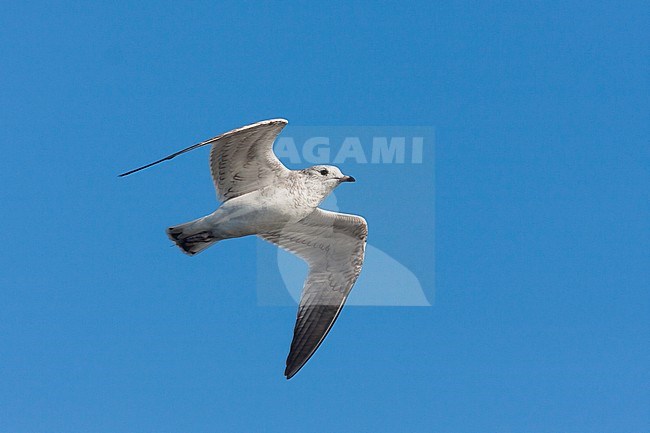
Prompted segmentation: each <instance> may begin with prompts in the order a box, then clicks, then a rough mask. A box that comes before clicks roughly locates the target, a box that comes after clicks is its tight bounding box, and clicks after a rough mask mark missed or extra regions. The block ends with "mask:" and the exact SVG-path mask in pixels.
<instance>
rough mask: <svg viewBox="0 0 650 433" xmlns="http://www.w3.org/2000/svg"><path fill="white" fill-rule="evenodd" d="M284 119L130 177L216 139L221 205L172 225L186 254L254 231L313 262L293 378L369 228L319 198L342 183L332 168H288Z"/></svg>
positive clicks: (359, 260)
mask: <svg viewBox="0 0 650 433" xmlns="http://www.w3.org/2000/svg"><path fill="white" fill-rule="evenodd" d="M286 124H287V121H286V120H284V119H274V120H267V121H263V122H258V123H254V124H252V125H248V126H244V127H242V128H238V129H235V130H232V131H230V132H226V133H225V134H222V135H219V136H217V137H214V138H211V139H209V140H206V141H204V142H201V143H198V144H196V145H194V146H191V147H189V148H187V149H184V150H182V151H180V152H177V153H175V154H172V155H169V156H168V157H165V158H163V159H161V160H159V161H156V162H154V163H152V164H148V165H146V166H144V167H140V168H138V169H136V170H132V171H130V172H127V173H124V174H122V175H121V176H125V175H128V174H131V173H134V172H136V171H139V170H141V169H143V168H147V167H150V166H151V165H154V164H157V163H158V162H162V161H165V160H168V159H172V158H174V157H176V156H178V155H180V154H182V153H185V152H188V151H190V150H193V149H196V148H198V147H201V146H205V145H211V146H212V148H211V151H210V170H211V172H212V178H213V181H214V184H215V188H216V191H217V197H218V199H219V200H220V201H222V202H223V203H222V205H221V206H220V207H219V208H218V209H217V210H216V211H215V212H213V213H212V214H210V215H207V216H205V217H203V218H199V219H197V220H194V221H190V222H188V223H185V224H180V225H177V226H173V227H170V228H169V229H168V230H167V234H168V236H169V238H170V239H171V240H173V241H174V242H175V243H176V244H177V245H178V246H179V247H180V248H181V249H182V250H183V251H184V252H185V253H187V254H189V255H194V254H197V253H199V252H201V251H203V250H204V249H206V248H207V247H209V246H210V245H212V244H214V243H216V242H219V241H221V240H224V239H230V238H236V237H241V236H247V235H257V236H259V237H260V238H262V239H264V240H266V241H269V242H271V243H273V244H275V245H277V246H279V247H281V248H284V249H286V250H288V251H290V252H292V253H294V254H296V255H297V256H298V257H300V258H302V259H303V260H304V261H306V262H307V264H308V265H309V274H308V275H307V279H306V281H305V284H304V287H303V292H302V297H301V300H300V306H299V308H298V315H297V320H296V325H295V328H294V336H293V341H292V343H291V350H290V352H289V356H288V358H287V363H286V370H285V375H286V376H287V378H288V379H290V378H291V377H293V376H294V375H295V374H296V373H297V372H298V371H299V370H300V369H301V368H302V367H303V365H305V363H306V362H307V361H308V360H309V358H310V357H311V356H312V355H313V354H314V352H315V351H316V349H318V347H319V346H320V344H321V343H322V342H323V339H324V338H325V336H326V335H327V333H328V332H329V330H330V329H331V327H332V325H333V324H334V322H335V321H336V319H337V317H338V315H339V313H340V312H341V309H342V308H343V305H344V304H345V301H346V299H347V297H348V294H349V293H350V290H351V289H352V286H353V285H354V283H355V281H356V280H357V277H358V276H359V273H360V272H361V267H362V265H363V258H364V251H365V245H366V237H367V234H368V227H367V224H366V221H365V220H364V219H363V218H362V217H360V216H356V215H347V214H343V213H337V212H329V211H325V210H322V209H320V208H318V206H319V205H320V203H321V202H322V201H323V200H324V199H325V197H327V195H329V194H330V193H331V192H332V191H333V190H334V188H336V187H337V186H338V185H339V184H341V183H342V182H353V181H354V178H352V177H350V176H344V175H343V174H342V173H341V171H340V170H339V169H338V168H336V167H332V166H324V165H320V166H314V167H310V168H307V169H304V170H289V169H287V168H286V167H285V166H284V165H283V164H282V163H281V162H280V161H279V160H278V159H277V157H276V156H275V154H274V153H273V142H274V141H275V138H276V137H277V135H278V134H279V133H280V131H281V130H282V128H284V126H285V125H286Z"/></svg>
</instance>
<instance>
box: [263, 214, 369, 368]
mask: <svg viewBox="0 0 650 433" xmlns="http://www.w3.org/2000/svg"><path fill="white" fill-rule="evenodd" d="M259 236H260V237H261V238H263V239H265V240H267V241H269V242H272V243H274V244H276V245H277V246H279V247H281V248H283V249H285V250H288V251H290V252H292V253H294V254H296V255H297V256H298V257H300V258H301V259H303V260H304V261H306V262H307V264H308V265H309V274H308V275H307V279H306V280H305V285H304V287H303V291H302V297H301V299H300V306H299V307H298V316H297V319H296V326H295V328H294V331H293V341H292V342H291V350H290V352H289V356H288V358H287V368H286V370H285V372H284V374H285V376H287V379H291V377H293V376H294V375H295V374H296V373H297V372H298V371H299V370H300V369H301V368H302V366H303V365H305V363H306V362H307V361H308V360H309V358H311V356H312V355H313V354H314V352H316V349H318V346H320V344H321V343H322V342H323V340H324V339H325V336H327V333H328V332H329V330H330V329H331V327H332V325H333V324H334V322H335V321H336V319H337V317H338V315H339V313H340V312H341V309H342V308H343V304H345V301H346V299H347V297H348V294H349V293H350V290H351V289H352V286H353V285H354V283H355V281H356V280H357V277H358V276H359V273H360V272H361V266H362V265H363V257H364V252H365V248H366V238H367V236H368V225H367V223H366V220H365V219H363V218H362V217H360V216H356V215H348V214H342V213H336V212H330V211H325V210H322V209H316V210H315V211H314V212H313V213H311V214H310V215H309V216H307V217H306V218H304V219H303V220H301V221H299V222H297V223H294V224H288V225H287V226H285V227H284V228H283V229H282V230H278V231H274V232H271V233H265V234H260V235H259Z"/></svg>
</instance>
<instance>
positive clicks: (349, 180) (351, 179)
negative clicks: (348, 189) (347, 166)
mask: <svg viewBox="0 0 650 433" xmlns="http://www.w3.org/2000/svg"><path fill="white" fill-rule="evenodd" d="M339 180H340V181H341V182H356V181H357V180H356V179H355V178H353V177H352V176H343V177H340V178H339Z"/></svg>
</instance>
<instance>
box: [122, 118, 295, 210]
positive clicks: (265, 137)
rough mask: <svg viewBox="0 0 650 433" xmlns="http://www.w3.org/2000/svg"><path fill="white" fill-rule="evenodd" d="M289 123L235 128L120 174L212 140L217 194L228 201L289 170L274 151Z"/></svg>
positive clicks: (185, 151) (211, 167)
mask: <svg viewBox="0 0 650 433" xmlns="http://www.w3.org/2000/svg"><path fill="white" fill-rule="evenodd" d="M287 123H288V122H287V121H286V120H284V119H272V120H265V121H262V122H257V123H253V124H252V125H247V126H243V127H241V128H237V129H233V130H232V131H229V132H226V133H224V134H221V135H218V136H216V137H213V138H210V139H208V140H205V141H202V142H200V143H197V144H195V145H193V146H190V147H188V148H185V149H183V150H179V151H178V152H176V153H172V154H171V155H167V156H166V157H164V158H161V159H159V160H157V161H154V162H152V163H149V164H146V165H143V166H142V167H138V168H136V169H134V170H130V171H127V172H125V173H122V174H120V175H119V177H124V176H128V175H130V174H133V173H136V172H138V171H140V170H144V169H145V168H149V167H151V166H154V165H156V164H160V163H161V162H164V161H168V160H170V159H173V158H176V157H177V156H179V155H182V154H184V153H187V152H190V151H192V150H194V149H198V148H199V147H203V146H207V145H208V144H210V145H212V147H211V150H210V171H211V173H212V180H213V181H214V186H215V188H216V189H217V197H218V198H219V200H220V201H226V200H228V199H230V198H233V197H237V196H240V195H244V194H246V193H249V192H252V191H255V190H257V189H260V188H263V187H265V186H267V185H270V184H271V183H273V182H274V181H275V180H276V179H277V177H279V176H281V175H282V174H284V173H286V172H288V171H289V169H287V168H286V167H285V166H284V165H282V163H281V162H280V160H278V158H277V157H276V156H275V154H274V153H273V142H274V141H275V137H277V135H278V134H279V133H280V131H282V128H284V127H285V126H286V124H287Z"/></svg>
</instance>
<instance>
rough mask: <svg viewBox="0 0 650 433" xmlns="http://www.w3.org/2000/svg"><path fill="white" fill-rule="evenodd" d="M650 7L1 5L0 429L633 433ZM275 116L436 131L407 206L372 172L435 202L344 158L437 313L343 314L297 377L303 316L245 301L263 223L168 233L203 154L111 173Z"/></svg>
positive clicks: (203, 188)
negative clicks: (426, 179) (290, 358)
mask: <svg viewBox="0 0 650 433" xmlns="http://www.w3.org/2000/svg"><path fill="white" fill-rule="evenodd" d="M649 16H650V11H649V9H648V5H647V2H625V4H620V2H596V3H579V2H535V3H530V2H525V4H524V3H522V2H503V3H501V4H499V5H496V4H494V3H493V2H445V3H441V4H434V3H431V2H410V3H409V5H403V4H401V3H398V2H394V3H390V2H383V3H382V4H381V5H379V4H375V3H369V2H368V3H364V2H345V3H338V2H329V3H323V4H319V5H315V4H313V3H307V2H304V3H296V4H293V5H291V6H289V5H286V4H280V3H268V4H265V5H260V4H256V3H251V2H229V3H225V4H224V3H217V2H191V3H190V2H188V3H181V2H170V1H156V2H137V3H136V2H119V1H118V2H110V3H109V2H104V3H84V2H37V1H35V2H12V3H8V4H4V5H3V8H2V11H1V12H0V58H2V62H1V66H0V95H1V99H2V103H1V104H0V121H1V124H2V127H1V128H0V140H1V142H2V143H3V156H2V158H1V159H0V185H1V188H0V194H1V199H2V207H1V211H0V217H1V218H2V219H1V221H2V223H3V227H4V239H5V247H4V248H3V252H2V253H1V256H2V259H1V260H0V288H1V289H0V347H1V348H2V349H1V351H0V382H1V383H2V386H1V387H0V407H1V408H2V409H1V412H0V431H3V432H12V433H21V432H30V433H34V432H57V433H62V432H111V433H115V432H157V433H161V432H214V431H278V432H287V431H301V432H302V431H314V432H316V431H322V432H331V431H351V432H358V431H373V432H382V431H386V432H394V431H412V432H416V431H423V432H424V431H426V432H430V431H435V432H453V433H456V432H458V433H462V432H477V431H481V432H526V433H528V432H549V433H551V432H553V433H556V432H576V433H588V432H646V431H648V430H649V429H650V414H649V412H648V407H650V391H649V389H648V383H649V381H650V375H649V373H648V365H650V348H649V347H648V341H649V337H650V321H649V319H648V311H650V310H649V308H650V296H649V295H648V287H650V284H649V283H650V267H649V266H648V247H649V246H650V230H649V225H648V221H650V200H648V197H649V193H650V171H649V167H650V153H649V150H648V149H649V148H648V136H649V132H650V131H649V126H648V125H649V124H650V123H649V122H648V112H649V109H650V107H649V100H648V95H649V94H650V89H649V88H648V84H649V82H648V70H649V67H650V64H649V63H650V61H649V56H648V36H649V35H648V29H649V28H650V22H649ZM274 117H284V118H287V119H289V121H290V122H291V123H292V124H296V125H325V126H327V125H330V126H332V127H334V126H340V125H361V126H363V125H377V126H386V125H393V126H395V125H397V126H414V125H425V126H426V125H429V126H433V127H435V136H436V146H435V173H434V176H435V194H431V195H429V196H426V198H427V199H426V200H421V201H419V202H418V201H417V200H409V204H410V206H411V208H410V209H411V211H408V212H407V211H404V210H403V209H400V206H398V205H399V203H400V201H399V199H396V198H395V197H394V195H395V192H397V190H398V188H390V187H386V185H389V182H387V181H386V177H389V178H390V177H391V176H392V177H395V178H397V177H400V180H399V182H400V183H398V184H397V185H402V186H403V185H411V186H413V187H415V188H419V191H422V192H425V191H429V192H431V191H430V189H429V185H432V183H421V182H418V181H417V180H416V179H417V176H416V177H415V179H409V183H404V182H405V181H404V180H403V176H408V174H409V173H410V170H411V169H412V168H413V167H410V168H409V167H405V168H400V169H399V170H398V169H397V168H396V167H395V166H392V165H391V166H382V165H379V166H371V165H342V168H343V169H344V171H346V170H347V171H355V172H354V173H351V174H353V175H355V176H357V177H358V178H359V182H357V183H356V184H353V185H352V184H351V185H345V189H343V188H341V190H340V192H338V193H337V204H338V206H339V208H340V209H341V210H343V211H347V212H355V213H360V214H363V215H364V216H365V217H366V218H367V219H368V221H369V224H370V235H371V241H372V245H373V246H375V247H377V248H380V249H381V250H382V251H385V252H386V253H388V254H390V255H391V256H392V257H394V258H395V259H396V260H398V261H399V262H400V263H402V264H404V265H405V266H408V267H409V268H412V269H414V270H415V271H416V272H417V273H418V275H419V276H420V277H421V280H422V281H423V286H424V289H425V291H426V292H427V294H428V296H430V297H431V301H432V304H433V306H432V307H417V308H416V307H352V308H349V309H346V310H345V311H344V312H343V314H342V315H341V318H340V319H339V321H338V322H337V324H336V325H335V327H334V329H333V331H332V333H331V335H330V336H329V337H328V338H327V340H326V342H325V343H324V345H323V346H322V348H321V349H320V350H319V351H318V353H317V354H316V356H315V357H314V358H313V359H312V360H311V361H310V362H309V363H308V364H307V366H306V367H305V368H304V369H303V371H301V372H300V373H299V374H298V375H297V376H296V377H295V378H294V379H292V380H291V381H286V380H285V379H284V377H283V376H282V370H283V364H284V359H285V356H286V352H287V349H288V345H289V341H290V333H291V329H292V326H293V321H294V317H295V308H294V307H289V306H285V307H272V306H260V305H258V304H259V302H258V298H257V296H258V294H257V290H256V284H257V281H256V256H257V254H256V251H257V248H258V247H257V244H256V241H255V240H254V239H240V240H237V241H231V242H228V243H224V244H223V245H219V246H217V247H214V248H212V249H210V250H209V251H207V252H205V253H204V254H201V255H200V256H197V257H193V258H188V257H185V256H183V255H182V254H180V252H179V251H178V250H177V249H176V248H172V247H170V246H169V241H168V240H167V239H166V237H165V235H164V231H163V230H164V228H165V227H167V226H168V225H170V224H174V223H179V222H183V221H186V220H189V219H193V218H196V217H198V216H201V215H203V214H206V213H208V212H211V211H212V210H213V209H214V207H215V206H216V203H215V201H214V193H213V190H212V185H211V183H210V179H209V174H208V172H207V168H206V167H207V164H206V160H207V150H205V149H203V150H199V151H196V152H194V153H192V154H189V155H185V156H183V157H182V158H179V159H178V160H174V161H173V162H170V163H167V164H165V165H162V166H159V167H156V168H154V169H150V170H148V171H146V172H143V173H140V174H138V175H135V176H133V177H129V178H126V179H118V178H117V176H116V175H117V174H118V173H120V172H122V171H124V170H127V169H130V168H133V167H135V166H137V165H138V164H141V163H145V162H148V161H150V160H153V159H155V158H158V157H161V156H164V155H165V154H167V153H169V152H172V151H175V150H177V149H180V148H182V147H185V146H188V145H190V144H193V143H195V142H197V141H200V140H202V139H205V138H208V137H211V136H213V135H216V134H218V133H221V132H224V131H227V130H229V129H231V128H234V127H238V126H241V125H243V124H246V123H249V122H253V121H257V120H261V119H266V118H274ZM378 185H379V186H382V187H381V188H380V187H379V186H378ZM416 191H418V190H417V189H416ZM433 195H435V219H434V218H433V217H431V218H429V219H426V220H423V219H421V218H418V211H423V210H429V209H433V208H432V206H433V203H432V201H433V200H434V198H433ZM422 233H425V234H424V235H423V234H422ZM433 234H435V248H434V250H433V251H432V250H431V249H427V248H426V247H425V245H423V242H420V243H417V242H416V241H418V240H422V239H430V238H431V239H432V238H433ZM414 242H415V245H416V246H415V247H414ZM431 295H434V296H431Z"/></svg>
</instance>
